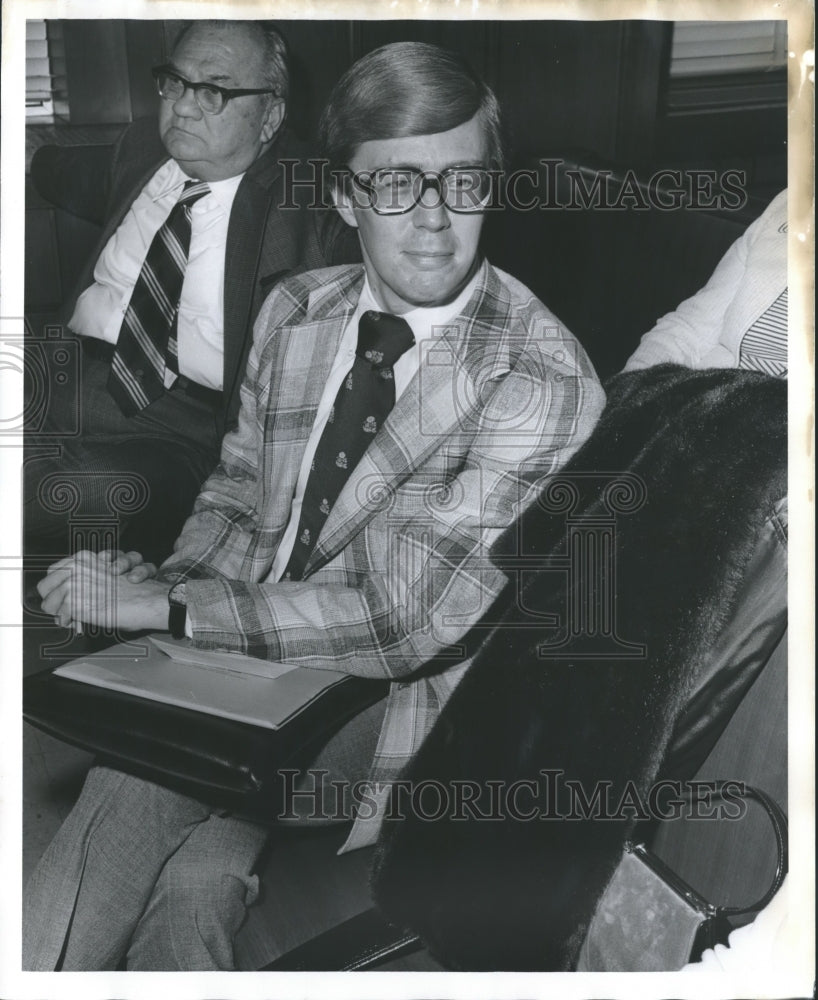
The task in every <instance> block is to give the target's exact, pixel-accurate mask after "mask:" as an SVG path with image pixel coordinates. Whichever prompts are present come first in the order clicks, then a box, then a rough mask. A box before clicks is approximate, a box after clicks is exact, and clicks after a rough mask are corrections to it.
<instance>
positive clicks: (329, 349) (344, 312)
mask: <svg viewBox="0 0 818 1000" xmlns="http://www.w3.org/2000/svg"><path fill="white" fill-rule="evenodd" d="M362 280H363V278H362V272H361V271H360V270H357V269H354V270H353V271H352V272H351V273H350V271H349V270H348V269H347V270H346V272H345V273H344V274H343V275H341V277H340V278H339V279H337V280H335V281H331V282H329V283H325V284H324V285H322V286H320V287H319V288H317V289H316V290H315V291H314V292H313V293H312V294H311V295H310V298H309V303H308V306H307V315H309V316H312V319H310V320H308V321H306V322H296V323H293V324H292V325H286V326H281V327H279V329H278V330H277V332H276V335H275V337H274V339H273V341H272V344H273V354H272V356H271V358H270V363H269V370H270V373H271V375H270V393H269V398H268V402H267V405H266V418H265V430H264V447H265V451H266V454H265V463H264V465H265V469H266V474H267V475H268V476H274V477H275V488H274V489H269V490H265V492H264V496H265V501H266V510H265V516H264V518H263V523H265V524H267V525H270V526H272V527H273V528H274V529H275V527H276V526H278V528H279V529H280V530H281V531H283V530H284V528H285V527H286V524H287V522H288V520H289V517H290V513H291V508H292V498H293V494H294V493H295V487H296V483H297V481H298V475H299V472H300V470H301V462H302V460H303V457H304V449H305V448H306V446H307V441H308V440H309V437H310V434H311V432H312V427H313V424H314V423H315V415H316V412H317V410H318V404H319V403H320V401H321V396H322V394H323V392H324V387H325V385H326V382H327V379H328V378H329V374H330V370H331V368H332V365H333V362H334V361H335V356H336V354H337V353H338V345H339V343H340V340H341V337H342V335H343V332H344V330H345V329H346V327H347V324H348V323H349V320H350V317H351V316H352V313H353V311H354V309H355V305H356V303H357V299H358V294H359V293H360V285H361V284H362ZM277 372H282V373H284V374H283V375H282V376H281V377H277V376H276V373H277Z"/></svg>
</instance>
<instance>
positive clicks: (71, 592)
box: [37, 549, 168, 631]
mask: <svg viewBox="0 0 818 1000" xmlns="http://www.w3.org/2000/svg"><path fill="white" fill-rule="evenodd" d="M155 576H156V566H154V565H153V563H147V562H145V561H144V559H143V558H142V556H141V555H140V554H139V553H138V552H121V551H119V550H118V549H117V550H114V549H109V550H106V551H104V552H87V551H83V552H78V553H76V555H73V556H69V557H67V558H65V559H60V560H59V562H55V563H53V564H52V565H51V566H49V567H48V573H47V574H46V576H44V577H43V579H42V580H40V582H39V583H38V584H37V590H38V591H39V593H40V597H41V598H42V609H43V611H44V612H45V613H46V614H49V615H52V616H53V617H54V620H55V622H56V623H57V624H59V625H62V626H64V627H71V626H76V625H77V623H80V622H84V623H86V624H89V625H99V626H101V627H103V628H106V629H114V628H121V629H124V630H126V631H136V630H139V629H144V628H165V627H166V626H167V614H168V611H167V608H168V605H167V592H168V585H167V584H166V583H162V582H160V581H158V580H155V579H153V578H154V577H155Z"/></svg>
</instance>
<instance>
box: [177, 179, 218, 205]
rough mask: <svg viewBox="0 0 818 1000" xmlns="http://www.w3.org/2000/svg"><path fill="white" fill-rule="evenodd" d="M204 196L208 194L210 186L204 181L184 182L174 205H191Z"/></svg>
mask: <svg viewBox="0 0 818 1000" xmlns="http://www.w3.org/2000/svg"><path fill="white" fill-rule="evenodd" d="M206 194H210V186H209V185H208V184H207V182H206V181H185V186H184V188H183V189H182V193H181V194H180V195H179V200H178V201H177V202H176V204H177V205H192V204H193V203H194V202H196V201H198V200H199V199H200V198H204V196H205V195H206Z"/></svg>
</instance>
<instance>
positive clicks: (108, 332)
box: [68, 160, 244, 389]
mask: <svg viewBox="0 0 818 1000" xmlns="http://www.w3.org/2000/svg"><path fill="white" fill-rule="evenodd" d="M243 176H244V175H243V174H238V175H237V176H236V177H229V178H228V179H227V180H223V181H211V182H210V184H209V186H210V193H209V194H207V195H205V196H204V197H203V198H200V199H199V200H198V201H197V202H195V203H194V204H193V205H192V206H191V209H190V214H191V235H190V252H189V255H188V264H187V269H186V271H185V278H184V283H183V285H182V296H181V299H180V304H179V319H178V332H177V340H178V344H179V371H180V373H181V374H182V375H186V376H187V377H188V378H189V379H192V380H193V381H194V382H198V383H199V384H200V385H204V386H207V387H208V388H210V389H221V388H222V382H223V377H224V259H225V246H226V243H227V227H228V225H229V222H230V211H231V208H232V205H233V198H234V197H235V195H236V191H237V190H238V187H239V184H240V183H241V179H242V177H243ZM188 180H190V178H189V177H188V176H187V174H185V173H184V171H183V170H182V169H181V167H180V166H179V165H178V163H176V161H175V160H168V162H167V163H164V164H162V166H161V167H160V168H159V169H158V170H157V171H156V173H155V174H154V175H153V177H152V178H151V179H150V180H149V181H148V183H147V184H146V185H145V187H144V188H143V189H142V191H141V192H140V194H139V195H138V197H137V198H136V200H135V201H134V203H133V205H131V207H130V209H129V211H128V212H127V214H126V215H125V218H124V219H123V220H122V222H121V223H120V225H119V227H118V228H117V230H116V232H115V233H114V234H113V236H112V237H111V238H110V240H108V242H107V243H106V245H105V247H104V249H103V251H102V253H101V254H100V255H99V259H98V260H97V264H96V267H95V268H94V284H93V285H91V286H90V287H89V288H87V289H86V290H85V291H84V292H83V293H82V295H80V297H79V299H78V300H77V305H76V308H75V309H74V314H73V315H72V317H71V319H70V320H69V322H68V325H69V327H70V328H71V329H72V330H73V331H74V332H76V333H79V334H83V335H84V336H86V337H97V338H98V339H100V340H107V341H108V342H109V343H111V344H115V343H116V342H117V339H118V338H119V331H120V329H121V327H122V320H123V318H124V316H125V312H126V311H127V308H128V303H129V302H130V300H131V294H132V292H133V288H134V285H135V284H136V280H137V278H138V277H139V272H140V271H141V269H142V264H143V263H144V261H145V257H146V255H147V252H148V248H149V247H150V245H151V241H152V240H153V238H154V236H155V235H156V233H157V232H158V231H159V229H160V227H161V226H162V225H163V223H164V222H165V220H166V219H167V217H168V216H169V215H170V212H171V209H172V208H173V206H174V205H175V204H176V202H177V200H178V198H179V195H180V194H181V193H182V187H183V186H184V183H185V181H188Z"/></svg>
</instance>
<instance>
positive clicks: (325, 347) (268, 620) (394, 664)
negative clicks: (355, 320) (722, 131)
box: [161, 262, 604, 849]
mask: <svg viewBox="0 0 818 1000" xmlns="http://www.w3.org/2000/svg"><path fill="white" fill-rule="evenodd" d="M363 279H364V274H363V268H362V267H361V266H360V265H352V266H348V267H341V268H328V269H324V270H319V271H311V272H307V273H304V274H301V275H298V276H296V277H292V278H289V279H286V280H285V281H283V282H282V283H281V284H280V285H279V286H278V287H277V288H276V289H275V290H274V291H273V292H272V294H271V295H270V296H269V298H268V299H267V300H266V302H265V304H264V306H263V307H262V310H261V312H260V314H259V317H258V319H257V321H256V326H255V334H254V343H253V347H252V349H251V352H250V357H249V361H248V368H247V374H246V377H245V380H244V383H243V385H242V388H241V396H242V405H241V411H240V415H239V423H238V427H237V429H236V430H235V431H233V432H231V433H230V434H228V435H226V437H225V439H224V442H223V446H222V455H221V461H220V464H219V466H218V467H217V468H216V470H215V471H214V473H213V475H212V476H211V477H210V478H209V479H208V480H207V481H206V482H205V483H204V485H203V487H202V490H201V493H200V495H199V498H198V500H197V501H196V505H195V507H194V510H193V513H192V515H191V517H190V518H189V519H188V521H187V523H186V524H185V527H184V529H183V531H182V534H181V535H180V537H179V539H178V541H177V543H176V547H175V552H174V554H173V555H172V556H171V557H170V558H169V559H168V560H167V561H166V562H165V563H164V564H163V566H162V569H161V576H162V577H163V578H165V579H167V580H172V579H187V580H188V581H189V582H188V584H187V588H186V590H187V600H188V615H189V621H190V624H191V626H192V629H193V641H194V643H195V644H196V645H197V646H200V647H203V648H226V649H230V650H236V651H238V652H243V653H246V654H249V655H252V656H257V657H260V658H262V659H269V660H284V661H288V662H292V661H296V662H298V663H299V664H301V665H304V666H308V667H313V668H315V669H331V670H345V671H349V672H350V673H353V674H357V675H360V676H363V677H372V678H386V679H388V680H390V681H391V682H392V683H391V686H390V693H389V696H388V700H387V707H386V714H385V718H384V723H383V728H382V731H381V734H380V739H379V744H378V748H377V752H376V755H375V759H374V761H373V764H372V770H371V772H370V782H371V787H372V795H371V797H370V802H372V801H374V802H375V807H374V808H372V807H371V806H368V808H367V816H368V818H364V816H363V812H364V811H363V810H359V814H358V818H357V819H356V823H355V826H354V827H353V830H352V833H351V835H350V838H349V840H348V841H347V844H346V845H345V848H346V849H349V848H351V847H358V846H363V844H365V843H370V842H372V841H374V839H375V838H376V836H377V831H378V828H379V822H380V815H381V810H382V806H383V803H384V802H385V796H386V790H387V789H386V786H387V784H388V782H389V781H390V780H391V779H394V778H395V777H396V776H397V774H398V773H399V772H400V770H401V769H402V767H403V766H404V765H405V764H406V762H407V761H408V760H409V758H410V757H411V756H412V755H413V754H414V752H415V751H416V750H417V749H418V747H419V746H420V743H421V741H422V740H423V738H424V736H425V735H426V733H427V732H428V731H429V730H430V728H431V726H432V725H433V723H434V721H435V720H436V719H437V717H438V715H439V714H440V710H441V708H442V706H443V704H444V703H445V702H446V700H447V698H448V697H449V695H450V694H451V692H452V691H453V689H454V686H455V685H456V684H457V682H458V681H459V679H460V678H461V677H462V675H463V673H464V671H465V670H466V669H467V667H468V664H469V662H470V661H469V659H468V657H467V655H466V652H465V648H464V647H463V646H462V645H461V640H462V638H463V637H464V635H465V634H466V632H467V631H468V630H469V629H470V627H471V626H473V625H474V624H475V623H477V622H478V621H479V620H480V619H481V617H483V615H484V614H485V612H486V611H487V609H488V608H489V606H490V605H491V603H492V602H493V601H494V599H495V598H496V597H497V595H498V594H499V593H500V591H501V590H502V588H503V586H504V584H505V583H506V577H505V575H504V574H503V573H502V572H501V571H500V570H499V569H498V568H497V567H496V566H494V565H493V563H492V562H491V560H490V558H489V551H490V549H491V546H492V543H493V542H494V540H495V539H496V538H497V537H498V535H499V534H500V533H501V532H502V531H503V529H504V528H506V527H507V526H508V525H509V524H510V523H512V522H513V521H514V520H515V519H516V518H517V517H518V516H519V515H520V513H521V512H522V511H523V510H524V509H525V507H526V506H527V505H528V504H529V503H530V502H531V501H532V500H533V499H534V498H535V497H536V496H537V495H538V493H539V492H540V490H541V489H542V486H543V481H544V479H545V477H547V476H548V475H549V474H550V473H553V472H554V471H556V470H557V469H559V468H560V467H561V466H562V465H563V464H564V463H565V461H566V460H567V459H568V457H569V456H570V455H571V454H573V452H574V451H575V450H576V449H577V448H578V447H579V445H580V444H581V443H582V442H583V441H584V440H585V439H586V438H587V437H588V435H589V434H590V432H591V429H592V428H593V426H594V424H595V423H596V421H597V419H598V417H599V415H600V413H601V411H602V407H603V403H604V393H603V391H602V388H601V386H600V385H599V382H598V380H597V378H596V375H595V373H594V370H593V368H592V366H591V364H590V362H589V360H588V358H587V356H586V355H585V352H584V351H583V349H582V347H581V346H580V345H579V343H578V342H577V341H576V339H575V338H574V337H573V336H572V335H571V334H570V333H569V332H568V331H567V330H565V328H564V327H562V326H561V325H560V323H559V321H558V320H557V319H556V318H555V317H554V316H553V314H552V313H550V312H549V311H548V310H547V309H546V308H545V306H543V305H542V303H540V302H539V301H538V300H537V299H536V298H535V296H534V295H533V294H532V293H531V292H530V291H529V290H528V289H527V288H525V287H524V286H523V285H521V284H520V283H519V282H518V281H516V280H515V279H513V278H511V277H509V276H508V275H505V274H503V273H502V272H500V271H498V270H496V269H495V268H493V267H491V265H489V264H488V263H486V262H484V263H483V264H482V266H481V271H480V276H479V280H478V284H477V287H476V288H475V291H474V293H473V295H472V296H471V297H470V299H469V302H468V303H467V305H466V307H465V308H464V310H463V312H462V314H461V315H460V316H458V317H457V318H456V319H455V320H454V321H452V322H451V323H449V324H447V325H446V326H445V327H444V328H441V330H440V331H439V332H437V333H436V335H435V336H434V337H433V338H432V339H431V340H430V341H428V342H426V343H425V344H423V345H422V348H423V354H422V356H421V363H420V368H419V371H418V372H417V374H416V375H415V376H414V378H413V379H412V381H411V382H410V384H409V386H408V387H407V388H406V389H405V391H404V392H403V394H402V395H401V396H400V398H399V399H398V401H397V403H396V405H395V407H394V409H393V410H392V412H391V414H390V415H389V417H388V418H387V420H386V421H385V422H384V424H383V425H382V426H381V428H380V429H379V430H378V432H377V434H376V435H375V437H374V439H373V441H372V442H371V444H370V446H369V448H368V450H367V451H366V453H365V454H364V456H363V458H362V459H361V461H360V462H359V464H358V466H357V467H356V468H355V469H354V470H353V472H352V474H351V476H350V478H349V480H348V481H347V483H346V484H345V486H344V489H343V491H342V492H341V494H340V496H339V497H338V500H337V501H336V503H335V505H334V507H333V508H332V511H331V512H330V514H329V517H328V518H327V521H326V523H325V526H324V530H323V531H322V533H321V536H320V538H319V540H318V543H317V545H316V547H315V549H314V551H313V553H312V556H311V557H310V560H309V562H308V564H307V567H306V570H305V578H304V579H303V580H302V581H299V582H286V583H283V582H282V583H267V582H265V580H266V577H267V575H268V574H269V572H270V567H271V565H272V561H273V558H274V556H275V553H276V550H277V547H278V545H279V543H280V541H281V538H282V535H283V533H284V530H285V528H286V526H287V522H288V520H289V517H290V506H291V501H292V497H293V493H294V491H295V486H296V480H297V478H298V474H299V469H300V466H301V460H302V456H303V452H304V449H305V446H306V444H307V439H308V437H309V435H310V431H311V428H312V425H313V422H314V418H315V414H316V410H317V407H318V403H319V401H320V398H321V395H322V392H323V389H324V385H325V382H326V378H327V376H328V374H329V371H330V368H331V366H332V363H333V360H334V358H335V355H336V353H337V348H338V344H339V341H340V338H341V335H342V333H343V331H344V329H345V327H346V326H347V323H348V322H349V319H350V317H351V315H352V313H353V311H354V309H355V306H356V303H357V301H358V298H359V295H360V292H361V288H362V287H363ZM433 659H434V664H433V667H432V668H430V667H429V662H430V661H431V660H433ZM424 664H426V665H427V669H426V670H421V669H420V668H421V667H423V666H424Z"/></svg>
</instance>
